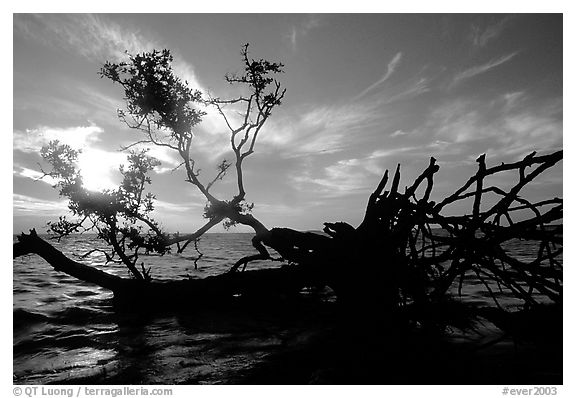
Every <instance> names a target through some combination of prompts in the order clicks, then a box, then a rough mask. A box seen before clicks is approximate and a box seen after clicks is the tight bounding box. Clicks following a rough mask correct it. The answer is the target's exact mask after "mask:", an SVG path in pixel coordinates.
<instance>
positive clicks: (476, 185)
mask: <svg viewBox="0 0 576 398" xmlns="http://www.w3.org/2000/svg"><path fill="white" fill-rule="evenodd" d="M561 159H562V151H559V152H555V153H552V154H549V155H544V156H536V153H532V154H530V155H528V156H526V157H525V158H524V159H523V160H521V161H518V162H514V163H508V164H504V163H503V164H501V165H499V166H494V167H487V166H486V163H485V157H484V155H483V156H481V157H479V158H478V159H477V162H478V171H477V173H476V174H475V175H474V176H472V177H471V178H470V179H469V180H468V181H467V182H466V183H465V184H464V185H462V187H460V188H459V189H457V190H456V191H455V192H454V193H453V194H452V195H449V196H448V197H446V198H445V199H443V200H442V201H440V202H438V203H436V202H434V201H432V200H431V199H430V198H431V193H432V189H433V184H434V176H435V174H436V173H437V172H438V170H439V167H438V166H437V165H436V160H435V159H434V158H431V160H430V164H429V166H428V167H427V168H426V169H425V170H424V171H423V172H422V174H421V175H420V176H419V177H418V178H417V179H416V180H415V181H414V182H413V184H412V185H411V186H409V187H406V188H405V190H404V192H400V190H399V187H400V167H399V166H398V168H397V169H396V172H395V174H394V177H393V179H392V183H391V185H390V188H389V190H385V188H386V186H387V185H388V171H386V173H385V174H384V176H383V178H382V180H381V181H380V183H379V185H378V187H377V188H376V190H375V191H374V192H373V193H372V194H371V195H370V198H369V200H368V204H367V208H366V212H365V216H364V219H363V221H362V222H361V224H360V225H359V226H358V227H357V228H354V227H352V226H351V225H349V224H346V223H341V222H340V223H326V224H325V227H324V234H323V235H321V234H317V233H310V232H299V231H295V230H292V229H288V228H273V229H270V230H267V229H264V230H263V231H261V232H260V233H258V234H256V236H255V237H254V239H253V244H254V247H255V248H257V250H258V254H255V255H252V256H248V257H245V258H242V259H240V260H238V261H237V262H236V264H235V265H234V266H233V267H232V269H231V271H230V272H228V273H225V274H223V275H218V276H213V277H208V278H205V279H203V280H183V281H173V282H155V281H149V280H138V279H125V278H120V277H117V276H113V275H110V274H107V273H105V272H103V271H99V270H96V269H94V268H92V267H89V266H86V265H84V264H81V263H78V262H76V261H73V260H71V259H69V258H67V257H66V256H64V255H63V254H62V253H61V252H59V251H58V250H57V249H55V248H54V247H53V246H51V245H50V244H49V243H48V242H46V241H44V240H43V239H41V238H40V237H38V235H37V234H36V232H35V231H34V230H32V231H31V232H30V234H28V235H26V234H22V235H20V236H19V237H18V242H17V243H15V244H14V257H17V256H21V255H23V254H28V253H35V254H38V255H40V256H41V257H43V258H44V259H45V260H46V261H47V262H48V263H50V264H51V265H52V266H53V267H54V269H56V270H57V271H61V272H65V273H67V274H69V275H72V276H74V277H76V278H78V279H80V280H83V281H86V282H90V283H94V284H96V285H99V286H102V287H104V288H107V289H110V290H112V291H113V292H114V294H115V297H116V298H117V299H118V300H119V301H134V300H135V301H137V302H138V301H140V302H141V300H144V299H152V300H149V301H155V302H162V303H170V304H175V303H179V302H180V303H190V302H191V301H190V300H198V299H201V300H202V302H203V303H208V302H229V301H230V300H233V299H234V298H235V297H238V296H243V297H247V296H255V297H263V296H271V295H279V294H286V295H290V294H293V293H297V292H298V291H300V290H301V289H302V288H304V287H307V286H316V285H327V286H329V287H331V288H332V289H333V290H334V292H335V293H336V295H337V297H338V300H339V301H341V302H342V303H344V304H347V305H350V306H352V307H356V308H359V307H362V308H373V307H377V308H378V309H379V310H380V311H382V310H384V311H388V310H389V311H394V310H396V309H399V308H402V307H405V306H407V305H411V304H416V305H426V304H428V303H431V302H434V301H437V300H441V299H442V298H443V297H444V296H445V295H446V293H447V292H448V290H449V289H450V288H451V286H454V284H455V283H457V282H458V279H459V284H460V288H461V287H462V283H463V280H464V278H465V277H466V275H475V276H476V277H477V278H478V279H479V280H481V281H482V282H483V283H484V284H485V286H486V289H487V290H488V291H489V292H490V293H491V294H492V296H493V297H494V300H495V302H496V304H498V300H497V298H496V296H495V295H494V294H493V293H494V292H493V291H494V289H495V288H496V289H501V290H503V289H507V290H508V291H509V292H511V293H512V294H513V295H514V296H516V297H518V298H519V299H521V300H523V301H524V303H525V304H526V305H527V306H535V305H537V304H538V303H539V300H540V299H539V298H542V297H545V298H547V299H548V300H550V301H553V302H556V303H561V302H562V264H561V261H560V259H559V258H560V256H561V253H562V237H561V233H562V226H561V221H562V199H560V198H551V199H548V200H545V201H541V202H537V203H532V202H530V201H528V200H527V199H524V198H522V197H521V196H520V193H521V190H522V189H523V188H524V187H525V186H526V185H528V184H529V183H530V182H532V181H533V180H534V179H535V178H536V177H537V176H538V175H540V174H542V173H543V172H544V171H545V170H547V169H549V168H551V167H553V166H554V165H556V164H557V163H558V162H559V161H560V160H561ZM506 172H513V173H517V176H518V180H517V182H516V183H515V184H514V185H512V186H511V187H509V188H508V190H505V189H504V188H502V187H496V186H492V185H488V184H487V183H486V178H487V177H488V176H491V175H495V174H498V173H506ZM417 195H419V196H420V197H418V196H417ZM487 195H492V202H493V203H491V204H490V205H489V206H486V207H485V208H482V204H483V203H482V202H483V199H485V197H486V196H487ZM494 198H495V200H494ZM465 200H471V201H472V209H471V212H470V213H469V214H464V215H460V216H452V215H443V210H445V209H446V208H447V207H449V206H450V205H452V204H454V203H457V202H460V201H465ZM526 212H529V214H525V213H526ZM522 213H524V214H522ZM516 214H522V215H521V217H516ZM514 239H523V240H530V241H534V242H537V243H538V245H539V246H538V247H539V250H538V252H537V254H536V255H535V257H534V258H533V259H532V260H531V261H526V260H520V259H517V258H514V257H513V256H511V255H510V253H508V252H507V251H506V250H505V248H504V245H505V244H506V243H507V242H509V241H511V240H514ZM266 247H269V248H272V249H274V250H275V251H276V252H277V253H279V254H280V256H281V257H282V260H284V262H285V265H284V266H282V267H281V268H278V269H265V270H257V271H244V272H239V271H240V269H241V268H242V270H243V269H244V268H246V265H247V264H248V263H249V262H250V261H254V260H258V259H268V258H270V255H269V254H268V251H267V249H266ZM536 294H538V295H536Z"/></svg>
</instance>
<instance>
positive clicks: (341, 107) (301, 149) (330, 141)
mask: <svg viewBox="0 0 576 398" xmlns="http://www.w3.org/2000/svg"><path fill="white" fill-rule="evenodd" d="M380 105H381V104H379V103H376V102H370V103H353V104H333V105H321V106H320V105H319V106H316V107H313V108H312V109H311V110H309V111H307V112H305V113H303V114H301V115H299V117H298V118H297V119H296V120H294V119H292V120H290V121H284V120H278V121H272V123H270V125H269V126H267V128H266V130H264V131H263V132H262V134H261V135H260V136H259V138H260V143H261V144H263V145H268V146H271V147H273V148H275V149H279V150H281V151H282V156H283V157H284V158H287V157H298V156H306V155H310V154H312V153H316V154H319V153H322V154H329V153H336V152H340V151H343V150H346V149H350V147H351V146H354V145H358V143H359V142H361V141H362V138H363V136H362V135H361V134H360V132H362V131H365V130H370V128H371V127H374V126H375V125H377V124H379V123H381V119H383V118H385V117H386V113H385V112H383V111H382V109H380ZM284 122H286V123H284Z"/></svg>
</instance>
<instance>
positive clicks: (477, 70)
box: [452, 51, 518, 85]
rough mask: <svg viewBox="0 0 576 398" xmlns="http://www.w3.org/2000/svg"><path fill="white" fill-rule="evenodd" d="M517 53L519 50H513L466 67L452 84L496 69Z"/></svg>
mask: <svg viewBox="0 0 576 398" xmlns="http://www.w3.org/2000/svg"><path fill="white" fill-rule="evenodd" d="M517 54H518V52H517V51H516V52H513V53H511V54H508V55H504V56H502V57H500V58H495V59H492V60H490V61H488V62H487V63H485V64H482V65H477V66H473V67H471V68H469V69H466V70H464V71H462V72H460V73H458V74H457V75H456V76H455V77H454V80H453V81H452V84H453V85H455V84H458V83H461V82H462V81H464V80H468V79H471V78H473V77H475V76H478V75H481V74H482V73H486V72H488V71H490V70H491V69H494V68H496V67H497V66H500V65H502V64H504V63H506V62H508V61H510V60H511V59H512V58H514V57H515V56H516V55H517Z"/></svg>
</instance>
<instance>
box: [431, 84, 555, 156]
mask: <svg viewBox="0 0 576 398" xmlns="http://www.w3.org/2000/svg"><path fill="white" fill-rule="evenodd" d="M509 104H510V96H508V95H502V96H499V97H498V98H497V99H495V100H493V101H484V102H481V101H472V100H466V99H463V98H459V99H457V100H455V101H452V102H448V103H445V104H443V105H441V106H439V107H438V108H437V109H436V110H434V112H432V113H431V115H430V117H429V118H428V120H427V122H426V125H425V126H424V127H423V128H422V133H423V134H426V135H431V136H435V137H436V138H439V139H441V140H443V141H447V142H450V143H451V144H455V145H466V146H468V150H467V151H468V152H470V153H474V154H476V153H483V152H486V151H489V152H490V153H491V154H494V155H496V154H500V155H512V156H513V155H521V154H522V153H524V152H530V151H534V150H537V151H542V150H551V149H556V148H559V147H561V146H562V100H561V99H553V100H549V101H547V103H544V104H538V106H530V105H524V106H515V107H511V106H509ZM448 147H449V145H448V146H445V148H446V149H449V148H448Z"/></svg>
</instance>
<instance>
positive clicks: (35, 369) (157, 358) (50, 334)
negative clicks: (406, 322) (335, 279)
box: [13, 234, 561, 384]
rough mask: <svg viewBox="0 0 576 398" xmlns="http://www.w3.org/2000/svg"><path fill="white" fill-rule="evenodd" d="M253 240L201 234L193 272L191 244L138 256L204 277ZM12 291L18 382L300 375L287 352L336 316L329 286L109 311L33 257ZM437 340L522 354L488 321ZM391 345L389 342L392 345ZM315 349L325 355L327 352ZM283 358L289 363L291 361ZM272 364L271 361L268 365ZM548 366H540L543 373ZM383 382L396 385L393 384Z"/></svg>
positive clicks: (162, 269) (326, 330) (107, 296)
mask: <svg viewBox="0 0 576 398" xmlns="http://www.w3.org/2000/svg"><path fill="white" fill-rule="evenodd" d="M251 236H252V235H250V234H208V235H205V237H204V238H203V239H202V240H201V242H200V244H199V247H200V250H201V251H202V252H203V253H204V257H203V258H202V260H201V261H200V262H199V263H198V269H197V270H195V269H194V261H193V260H194V255H195V254H196V253H195V252H194V251H193V250H190V251H189V253H188V254H185V255H177V254H170V255H166V256H163V257H145V258H143V260H144V261H145V262H146V263H147V264H149V265H152V267H153V268H152V275H153V277H155V278H161V279H181V278H187V277H192V278H203V277H206V276H208V275H215V274H219V273H222V272H224V271H226V270H228V269H229V267H230V266H231V265H232V264H233V263H234V261H235V260H236V259H238V258H240V257H242V256H244V255H247V254H252V250H251V245H250V239H251ZM54 244H55V246H57V247H59V248H60V250H62V251H64V252H65V253H67V254H69V255H72V254H73V253H84V252H87V251H88V250H90V249H93V248H94V247H96V246H97V245H98V244H99V243H98V241H97V240H95V239H94V238H93V237H90V236H80V237H70V238H68V239H66V240H63V241H62V242H61V243H59V244H58V243H56V242H54ZM509 249H510V250H511V251H513V252H515V254H516V255H517V256H520V257H522V256H530V253H532V248H530V247H527V246H526V244H525V243H522V242H515V243H514V244H513V245H511V247H510V248H509ZM81 261H84V262H85V263H88V264H91V265H93V266H97V267H100V268H101V269H103V270H105V271H107V272H110V273H114V274H117V275H121V276H126V275H127V272H126V269H125V268H124V267H123V266H121V265H114V264H108V265H105V264H104V258H103V256H102V255H100V254H97V253H94V254H93V255H91V256H90V257H88V258H84V259H82V260H81ZM277 266H278V264H277V263H271V262H268V263H266V262H260V263H255V264H253V265H251V267H252V268H253V269H254V268H258V267H277ZM351 272H353V270H352V269H351ZM495 291H496V294H497V295H498V296H499V298H500V300H501V302H502V303H503V304H505V305H508V306H515V305H517V304H518V302H516V301H515V300H514V299H513V298H511V297H508V296H507V295H506V294H505V293H499V292H498V291H497V289H495ZM13 293H14V307H13V311H14V336H13V337H14V358H13V365H14V376H13V378H14V382H15V383H42V384H47V383H55V384H62V383H74V384H81V383H96V384H104V383H114V384H179V383H186V384H192V383H194V384H196V383H210V384H212V383H244V382H247V381H248V382H251V380H253V381H254V382H257V383H264V382H274V380H273V379H262V378H260V379H258V378H255V379H254V374H261V375H263V376H262V377H268V378H269V377H270V374H269V373H267V371H266V369H274V368H275V367H276V368H279V367H280V368H279V370H278V372H286V367H288V366H293V367H294V368H293V369H292V368H291V369H290V370H289V371H293V372H295V373H298V370H297V369H295V368H301V369H304V368H306V366H307V365H308V367H309V368H311V367H312V365H311V364H310V363H311V361H310V358H306V357H305V356H304V357H302V356H297V355H296V356H294V355H293V356H292V357H290V356H289V355H291V353H292V354H293V353H295V352H298V349H299V347H303V346H305V345H308V344H311V343H314V342H318V341H323V340H326V336H327V335H329V334H330V332H331V330H332V328H333V327H334V326H335V322H336V321H335V317H334V316H333V314H334V311H335V308H334V307H335V303H334V300H333V297H331V295H330V292H327V291H322V292H310V293H309V294H308V295H304V296H303V298H302V302H301V303H300V304H296V305H291V306H290V307H278V308H274V309H273V310H270V308H264V307H262V308H259V307H258V306H250V307H243V306H237V307H235V308H229V309H226V310H219V311H204V310H203V303H201V302H192V303H189V308H190V311H187V312H186V314H184V315H183V314H181V313H173V312H171V311H170V309H169V308H167V309H166V311H165V312H163V313H155V314H147V313H146V311H144V312H143V313H142V314H121V313H117V312H115V311H114V309H113V307H112V294H111V293H110V292H108V291H106V290H104V289H101V288H99V287H95V286H93V285H89V284H86V283H83V282H80V281H78V280H77V279H75V278H72V277H70V276H68V275H66V274H63V273H58V272H56V271H54V270H53V269H52V268H51V267H50V266H49V265H48V264H46V263H45V262H44V260H42V259H41V258H39V257H38V256H24V257H20V258H17V259H15V260H14V285H13ZM314 295H320V298H321V300H317V297H316V298H313V297H312V296H314ZM308 297H309V298H310V300H308ZM459 300H462V301H464V302H467V303H473V304H476V305H479V306H482V305H491V304H492V303H491V300H492V299H491V298H490V295H489V293H488V292H487V291H486V290H485V288H484V285H483V284H482V283H481V282H480V281H477V280H473V279H470V280H468V281H467V283H466V284H465V286H464V289H463V291H462V297H461V298H459ZM502 337H503V338H502ZM443 339H444V340H445V341H448V342H450V343H454V344H456V345H459V347H462V348H463V349H464V350H466V349H468V348H467V347H473V346H474V347H476V346H478V345H480V346H482V345H484V346H486V347H487V348H486V349H485V350H484V355H483V357H484V358H486V357H490V356H494V357H495V358H496V359H497V360H496V362H497V363H500V362H502V363H504V362H506V361H509V360H522V358H517V354H518V350H517V348H516V351H514V349H513V343H512V341H511V340H510V339H507V338H506V336H504V335H503V334H502V332H501V331H500V330H498V329H497V328H495V327H494V325H493V324H491V323H490V322H483V323H480V324H477V325H475V327H474V329H473V330H468V331H467V332H466V333H464V332H461V331H458V330H456V329H454V330H449V332H448V333H447V334H446V335H445V336H444V337H443ZM355 340H359V342H361V341H360V340H362V336H361V334H360V335H354V334H352V335H351V336H350V340H347V345H349V346H350V347H354V346H355V344H356V343H357V341H355ZM389 343H390V346H393V345H394V342H389ZM317 354H318V355H316V356H326V353H325V352H318V353H317ZM282 355H284V357H282ZM286 355H288V356H286ZM306 355H312V354H310V353H308V354H306ZM510 356H512V357H513V358H512V357H510ZM340 357H341V356H340ZM508 357H510V358H508ZM278 358H284V359H282V360H285V363H284V364H283V365H278V361H279V360H278ZM290 358H291V359H290ZM312 359H313V360H316V359H317V358H312ZM336 360H337V359H336ZM274 361H275V364H274ZM290 361H294V362H295V363H294V364H292V365H289V362H290ZM498 361H500V362H498ZM302 362H307V363H308V364H306V363H302ZM312 362H313V361H312ZM270 363H273V364H272V365H270V366H268V365H269V364H270ZM357 365H358V364H344V365H342V366H341V367H346V366H350V367H351V368H354V367H357ZM492 365H493V364H492ZM492 365H491V366H492ZM318 366H320V367H322V366H323V367H327V366H328V365H326V364H325V363H323V364H319V365H318ZM367 366H368V365H367ZM370 366H371V368H373V367H374V366H373V365H370ZM559 366H560V367H561V364H559ZM341 367H340V368H341ZM328 368H330V366H328ZM554 368H557V366H555V367H554ZM262 369H265V371H264V372H263V371H262ZM548 369H549V367H548V366H544V370H543V372H544V373H546V371H548ZM308 370H309V373H308V374H306V375H304V376H302V378H301V379H297V382H298V383H306V382H320V383H321V382H328V383H331V382H334V379H333V378H329V377H328V378H327V376H326V374H327V372H328V374H329V371H325V372H324V373H323V371H322V369H319V370H313V369H308ZM338 371H339V372H341V371H342V370H341V369H339V370H338ZM552 373H554V371H553V372H552ZM323 375H324V376H323ZM250 377H252V379H251V378H250ZM279 380H280V382H282V381H284V382H285V381H286V380H289V379H279ZM336 381H337V380H336ZM384 382H392V383H394V380H388V381H384ZM454 383H455V384H457V383H458V380H454ZM394 384H396V383H394ZM397 384H404V383H403V382H399V383H397Z"/></svg>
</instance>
